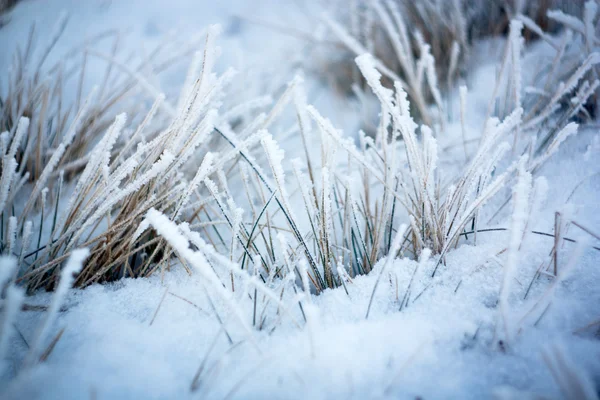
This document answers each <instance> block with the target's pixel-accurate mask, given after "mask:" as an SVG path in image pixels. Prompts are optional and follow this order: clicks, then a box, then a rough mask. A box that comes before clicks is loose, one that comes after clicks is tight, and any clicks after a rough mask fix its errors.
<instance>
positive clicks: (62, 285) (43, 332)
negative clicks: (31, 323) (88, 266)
mask: <svg viewBox="0 0 600 400" xmlns="http://www.w3.org/2000/svg"><path fill="white" fill-rule="evenodd" d="M89 254H90V252H89V250H88V249H77V250H74V251H73V252H72V253H71V256H70V257H69V260H68V261H67V264H66V265H65V267H64V268H63V270H62V272H61V274H60V282H59V283H58V287H57V288H56V291H55V292H54V296H53V297H52V302H51V303H50V306H49V307H48V310H47V311H46V316H45V318H44V320H43V321H42V323H41V325H40V326H39V328H38V331H37V333H36V335H35V339H34V340H33V342H32V343H31V347H30V348H29V353H28V354H27V357H26V358H25V361H24V364H23V366H24V367H25V368H27V367H31V366H32V365H34V364H35V363H37V360H38V359H39V356H40V354H41V351H42V349H41V348H40V346H42V344H43V342H44V341H45V340H46V336H47V335H48V332H49V331H50V329H51V328H52V324H53V323H54V321H55V320H56V316H57V315H58V312H59V310H60V307H61V306H62V305H63V302H64V300H65V297H66V295H67V291H68V290H69V289H70V288H71V286H73V281H74V280H75V277H74V276H73V274H76V273H78V272H79V271H81V268H82V267H83V263H84V261H85V259H86V258H87V257H88V255H89Z"/></svg>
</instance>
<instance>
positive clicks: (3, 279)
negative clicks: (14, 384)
mask: <svg viewBox="0 0 600 400" xmlns="http://www.w3.org/2000/svg"><path fill="white" fill-rule="evenodd" d="M16 269H17V263H16V260H15V259H14V258H13V257H11V256H9V257H1V258H0V288H4V287H5V286H4V285H5V284H6V283H7V282H10V280H11V278H12V275H13V274H14V273H13V271H15V270H16ZM24 298H25V291H24V290H23V289H22V288H19V287H16V286H14V285H12V284H9V285H8V287H7V288H6V292H5V297H4V300H3V301H2V303H1V304H2V313H0V365H1V363H2V361H3V360H4V359H5V358H6V350H7V346H8V340H9V338H10V333H11V332H12V330H13V326H12V325H13V322H14V320H15V317H16V316H17V313H18V312H19V310H20V309H21V304H23V300H24Z"/></svg>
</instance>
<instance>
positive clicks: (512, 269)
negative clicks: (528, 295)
mask: <svg viewBox="0 0 600 400" xmlns="http://www.w3.org/2000/svg"><path fill="white" fill-rule="evenodd" d="M531 184H532V177H531V174H530V173H528V172H526V171H525V169H524V166H523V165H521V166H520V167H519V176H518V180H517V184H516V185H515V186H514V187H513V212H512V217H511V223H510V238H509V243H508V256H507V259H506V262H505V264H504V275H503V278H502V286H501V287H500V295H499V300H498V303H499V309H500V315H501V317H502V321H503V325H504V334H505V335H506V341H507V342H508V341H509V340H510V339H511V334H512V332H511V327H510V325H509V322H508V320H509V316H508V312H509V302H508V301H509V295H510V293H511V284H512V281H513V279H514V278H515V273H516V269H517V267H518V264H519V248H520V246H521V241H522V240H523V235H524V233H525V232H524V231H525V228H526V226H527V220H528V215H529V213H528V212H529V198H530V193H531Z"/></svg>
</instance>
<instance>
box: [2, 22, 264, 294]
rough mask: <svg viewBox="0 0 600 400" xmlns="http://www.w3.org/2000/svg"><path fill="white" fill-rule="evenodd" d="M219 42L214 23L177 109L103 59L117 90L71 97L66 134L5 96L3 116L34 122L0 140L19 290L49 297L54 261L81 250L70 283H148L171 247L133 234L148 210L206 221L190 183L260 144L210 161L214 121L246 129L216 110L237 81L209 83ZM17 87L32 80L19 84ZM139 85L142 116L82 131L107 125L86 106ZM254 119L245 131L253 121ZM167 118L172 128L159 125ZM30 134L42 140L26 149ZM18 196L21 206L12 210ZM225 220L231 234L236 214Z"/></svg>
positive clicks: (6, 241) (249, 140)
mask: <svg viewBox="0 0 600 400" xmlns="http://www.w3.org/2000/svg"><path fill="white" fill-rule="evenodd" d="M63 25H64V21H63V23H62V24H59V28H60V29H59V33H58V34H57V35H56V38H55V39H53V41H55V40H58V37H59V36H60V35H59V34H60V32H61V31H62V29H64V26H63ZM218 33H219V28H218V27H216V26H215V27H211V28H210V29H209V30H208V34H207V39H206V42H205V49H204V52H202V53H198V54H197V56H196V59H195V61H194V62H193V63H192V65H191V67H190V70H189V73H188V79H186V86H185V87H184V88H183V90H182V92H181V96H180V98H179V99H177V106H173V105H171V103H170V101H171V100H169V99H167V98H166V97H165V96H164V95H162V94H160V93H158V92H157V91H156V90H155V89H154V88H153V87H152V86H151V85H150V84H149V83H148V82H147V81H145V80H144V78H143V77H142V76H141V75H140V74H139V72H137V71H134V70H131V69H130V68H129V67H127V68H125V67H124V66H122V65H120V64H119V63H118V61H116V60H114V59H113V58H114V57H109V59H110V61H111V63H112V64H110V65H113V64H114V68H117V69H119V68H120V69H119V70H121V69H123V68H125V78H124V81H123V82H121V83H120V84H123V85H125V86H124V87H123V88H121V86H118V87H117V88H112V86H110V87H106V86H104V85H106V82H105V83H104V84H103V86H100V87H98V88H96V89H95V90H92V92H91V93H90V94H89V95H87V97H86V98H85V99H82V100H81V102H80V101H79V100H76V104H74V105H73V107H75V109H76V110H77V112H76V113H75V115H74V116H73V117H72V118H71V119H70V120H69V118H67V117H65V118H64V121H63V122H62V123H63V125H64V128H61V129H62V130H60V131H56V132H55V133H51V132H46V131H44V130H42V131H39V132H38V131H35V130H33V129H34V128H35V129H38V128H39V127H44V129H45V127H47V126H56V125H53V123H51V122H50V123H49V124H48V125H46V124H45V123H44V124H42V121H44V120H46V118H47V117H46V116H45V114H43V112H45V111H44V110H46V108H49V110H48V113H49V114H48V115H49V116H50V118H59V119H62V118H63V117H62V116H60V113H61V111H60V109H57V108H56V106H50V105H46V104H38V103H36V102H28V103H26V104H28V105H29V106H35V107H34V108H31V109H29V110H25V109H22V108H19V104H18V102H17V101H16V100H15V99H16V98H17V97H18V95H23V94H22V93H21V92H18V93H19V94H18V95H17V94H14V93H13V92H11V91H9V96H8V97H7V98H8V99H12V100H11V102H5V103H3V108H2V111H3V113H4V114H3V115H4V117H5V118H8V120H10V121H13V120H15V118H16V117H15V115H16V116H18V115H20V114H23V113H25V112H27V114H28V115H32V120H30V119H28V118H26V117H20V118H19V119H17V120H18V123H14V122H13V123H12V125H11V124H9V125H8V128H9V129H8V131H6V132H4V133H2V135H1V139H2V140H1V143H0V145H1V146H0V150H1V151H2V170H1V179H0V183H1V185H0V186H1V188H2V189H1V190H0V205H1V206H2V207H1V209H2V212H3V214H2V215H3V219H2V221H3V224H2V237H3V239H2V246H3V252H5V253H13V254H14V255H15V256H17V257H18V259H19V261H20V262H19V267H18V273H17V274H16V275H17V279H18V282H21V283H25V284H26V285H27V286H28V287H29V289H31V290H34V289H36V288H39V287H42V286H43V287H47V288H53V287H54V286H55V285H56V283H57V281H58V276H59V271H60V267H61V265H62V264H63V262H64V261H65V260H66V259H68V257H69V255H70V254H71V253H72V251H74V249H76V248H78V247H82V246H84V247H88V248H89V249H90V256H89V259H88V261H87V262H86V263H85V266H84V267H83V269H82V271H81V273H80V274H79V275H78V277H77V280H76V284H77V285H83V286H85V285H88V284H90V283H93V282H98V281H103V280H112V279H117V278H120V277H124V276H145V275H149V274H151V273H152V272H153V271H155V270H157V269H159V268H163V269H164V267H165V266H166V265H168V263H169V260H170V258H171V255H172V249H170V247H169V246H168V245H166V243H165V242H164V240H163V239H161V238H158V237H156V236H155V235H154V234H153V233H146V234H144V235H141V236H135V235H133V233H134V232H135V231H136V229H137V227H138V225H139V223H140V221H141V219H142V217H143V215H145V213H146V212H147V211H148V210H149V209H150V208H155V209H158V210H160V211H162V212H165V213H167V214H168V215H169V216H170V217H171V218H173V219H174V220H185V219H187V218H196V217H197V216H198V215H199V214H200V213H207V214H206V215H208V217H209V218H210V213H211V212H212V210H211V211H206V209H204V205H202V204H200V203H201V201H202V199H201V198H199V197H198V196H199V194H198V185H199V183H200V182H202V181H203V180H204V179H206V178H207V177H208V176H209V175H210V174H211V173H214V172H216V171H223V170H229V168H230V167H231V163H234V162H235V158H236V156H237V154H238V151H239V149H238V146H242V147H245V148H248V147H251V146H253V145H255V144H257V143H258V141H259V140H260V136H259V135H252V134H249V135H247V136H246V137H244V138H243V139H241V140H240V141H239V142H238V143H237V144H236V145H235V146H233V148H229V147H226V148H225V149H224V150H223V152H222V153H220V154H218V153H215V154H213V155H212V156H211V155H210V153H208V152H207V150H208V145H209V144H212V146H211V148H212V150H213V151H215V150H217V149H218V148H217V147H215V146H214V144H215V139H214V138H213V137H214V135H213V129H214V128H215V126H216V125H217V124H220V125H223V126H226V124H228V123H229V118H235V119H236V120H237V124H238V126H237V128H239V129H240V130H241V131H242V133H243V132H244V131H243V130H244V128H246V127H245V125H244V124H243V120H240V118H239V116H238V114H239V112H234V113H230V114H229V116H219V113H218V109H219V107H220V106H221V104H222V100H223V97H224V90H225V87H226V85H227V84H228V83H229V82H230V80H231V78H232V76H233V74H234V72H233V71H232V70H227V71H225V72H224V73H223V74H222V75H217V74H216V73H215V72H214V71H213V70H212V68H213V65H214V63H215V60H216V58H217V57H218V53H219V49H218V47H217V46H216V43H215V41H216V38H217V36H218ZM51 49H52V46H50V47H49V49H48V50H46V52H49V51H51ZM46 52H45V53H46ZM45 53H44V54H45ZM42 61H43V60H42ZM42 61H40V63H41V62H42ZM59 67H60V64H59ZM36 71H37V72H36V76H37V74H40V75H42V74H43V73H45V70H42V69H38V70H36ZM121 72H122V71H121ZM111 74H115V75H116V76H119V77H121V75H119V74H118V73H117V72H114V71H112V68H109V69H108V71H107V74H106V75H107V76H109V77H110V76H111ZM105 78H106V77H105ZM19 79H29V78H27V77H26V76H25V75H24V76H23V77H22V78H19ZM35 79H41V78H35V77H34V81H33V82H34V83H35V82H37V81H36V80H35ZM106 79H108V78H106ZM137 85H139V86H140V88H141V89H142V91H143V92H144V93H146V94H147V95H150V96H153V97H151V100H152V103H151V104H152V106H151V107H150V108H149V109H148V111H147V112H146V113H145V114H138V113H133V114H125V113H122V114H119V115H117V116H116V117H112V121H111V122H110V123H108V124H105V123H102V125H101V126H99V125H98V126H96V125H94V126H95V127H94V128H93V129H92V128H91V125H90V122H89V121H88V119H89V118H91V119H92V121H93V123H94V124H96V123H99V122H100V120H101V119H102V118H104V117H102V116H101V115H100V114H98V112H97V111H94V110H95V109H97V108H98V107H99V108H101V109H102V110H106V112H108V111H107V110H108V109H107V108H105V107H104V102H105V101H108V102H109V103H110V104H111V105H112V104H114V103H115V101H116V99H112V97H111V96H113V95H118V96H124V95H125V94H126V93H128V91H130V90H131V89H132V88H134V87H136V86H137ZM22 86H27V85H20V86H19V87H22ZM121 89H123V90H122V91H119V90H121ZM157 93H158V94H157ZM111 99H112V100H111ZM259 100H260V99H259ZM254 103H257V104H254ZM254 103H253V104H254V105H252V104H251V105H250V106H249V107H250V109H256V108H257V107H258V108H260V106H261V105H262V104H264V103H265V101H264V100H260V101H258V100H255V101H254ZM241 106H242V105H241ZM241 106H240V107H241ZM36 107H39V108H36ZM238 108H239V107H238ZM57 113H58V114H57ZM90 113H91V114H90ZM246 114H249V113H248V112H246ZM102 115H105V114H102ZM107 115H108V114H107ZM261 118H263V119H264V117H260V116H259V118H258V119H257V120H256V121H254V124H255V125H256V124H257V123H258V122H262V121H263V119H261ZM8 120H7V121H8ZM165 120H167V121H170V122H169V123H168V124H165V123H164V121H165ZM57 129H58V128H57ZM96 129H99V130H102V131H103V132H102V134H99V132H97V131H96ZM251 133H254V132H251ZM36 135H37V136H39V137H38V139H37V140H34V139H35V137H36ZM48 135H49V136H48ZM86 135H93V136H94V139H93V140H92V139H91V138H90V137H87V136H86ZM47 139H48V140H51V141H52V142H53V143H54V144H53V146H54V147H53V148H52V150H51V151H49V150H48V149H46V148H44V147H40V146H41V145H40V146H38V147H37V148H36V147H35V146H36V143H45V142H44V141H45V140H47ZM78 143H80V144H81V145H82V147H81V146H80V145H79V144H78ZM75 147H78V150H76V149H75ZM39 153H42V154H43V157H42V158H41V159H38V161H39V164H35V165H34V168H33V169H31V170H28V167H27V165H28V164H27V163H28V160H31V159H32V158H35V157H36V154H39ZM217 154H218V157H217ZM205 155H206V159H204V156H205ZM211 157H212V158H211ZM211 159H212V160H213V161H211ZM190 171H192V172H191V173H190ZM194 171H195V172H194ZM28 180H30V181H31V182H29V181H28ZM17 195H18V196H20V197H21V198H24V202H21V203H19V204H15V203H14V199H15V196H17ZM203 209H204V210H203ZM234 214H236V217H235V222H236V224H237V226H239V225H240V223H239V220H240V218H239V217H237V214H238V212H237V211H235V212H234ZM234 235H235V232H234Z"/></svg>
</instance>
